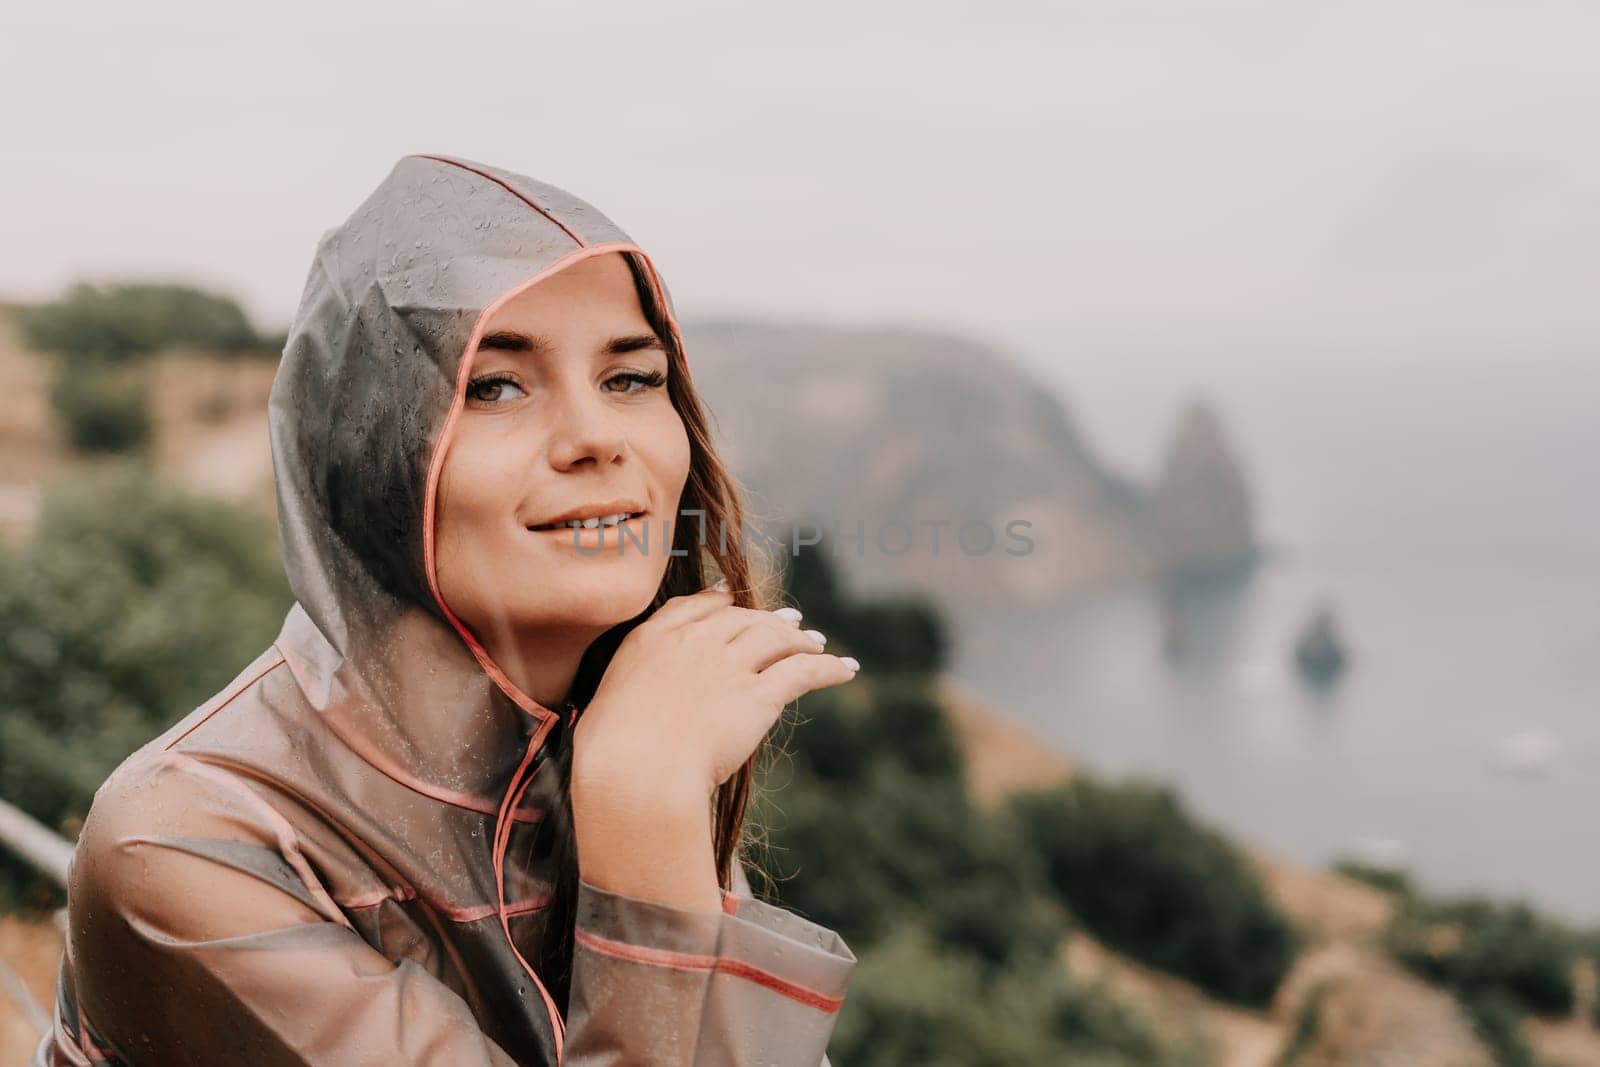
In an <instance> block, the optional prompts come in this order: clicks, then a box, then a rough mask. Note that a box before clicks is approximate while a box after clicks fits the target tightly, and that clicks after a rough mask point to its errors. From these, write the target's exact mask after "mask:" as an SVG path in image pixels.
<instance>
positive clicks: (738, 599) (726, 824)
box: [536, 252, 780, 1004]
mask: <svg viewBox="0 0 1600 1067" xmlns="http://www.w3.org/2000/svg"><path fill="white" fill-rule="evenodd" d="M622 255H623V258H624V259H625V260H626V261H627V263H628V268H629V270H630V271H631V272H632V274H633V280H634V286H635V288H636V289H637V291H638V294H639V304H640V307H641V309H642V310H643V311H644V315H645V318H646V320H647V321H648V322H649V323H650V327H651V329H652V330H654V331H655V333H656V336H658V337H659V338H661V342H662V344H663V346H664V347H665V348H666V351H667V361H668V374H667V394H668V396H669V397H670V398H671V401H672V405H673V407H674V408H675V409H676V410H677V412H678V415H679V417H680V418H682V420H683V425H684V429H685V430H686V431H687V432H688V437H689V452H690V460H689V477H688V480H687V481H686V483H685V485H684V489H683V495H682V498H681V500H680V501H679V505H678V511H679V515H678V520H677V521H676V522H675V523H674V525H673V537H672V547H673V549H674V551H673V552H672V553H671V554H670V555H669V558H668V562H667V569H666V572H665V574H664V575H663V576H662V579H661V586H660V588H659V589H658V590H657V591H656V595H655V597H654V598H653V599H652V601H651V603H650V606H649V607H648V608H647V609H645V611H643V612H641V613H640V614H639V615H638V616H637V617H636V618H633V619H629V620H628V621H626V622H624V623H620V624H618V625H617V626H614V627H612V628H611V629H610V630H608V631H607V632H606V633H605V634H603V635H601V636H600V637H599V638H597V639H596V640H595V641H594V643H593V644H591V645H590V647H589V649H588V650H587V651H586V652H585V654H584V657H583V661H582V662H581V663H580V664H579V667H578V675H577V678H576V679H575V680H574V682H573V688H572V693H571V701H572V703H573V704H575V705H576V706H577V707H578V708H579V709H581V708H582V707H583V706H584V705H586V704H587V703H588V701H589V699H590V698H591V697H593V695H594V692H595V690H596V689H597V688H598V687H599V685H600V681H601V678H602V677H603V675H604V674H605V671H606V668H607V667H609V666H610V664H611V658H612V655H613V654H614V653H615V652H616V650H617V647H618V646H619V645H620V644H621V643H622V641H623V639H624V638H625V637H627V635H628V634H629V633H630V632H631V631H632V630H633V628H634V627H635V626H638V625H639V624H640V623H642V622H644V620H646V619H648V618H649V617H650V616H651V615H652V614H654V612H655V611H656V609H657V608H659V607H661V605H662V604H664V603H666V602H667V601H668V600H670V599H671V598H673V597H676V596H682V595H685V594H689V593H696V592H699V591H700V590H702V589H704V588H706V587H707V586H709V585H711V584H712V583H713V582H715V581H716V580H717V578H718V577H721V578H724V579H726V580H727V582H728V585H729V588H730V589H731V590H732V592H733V599H734V603H735V604H737V605H739V606H740V607H746V608H767V607H771V606H775V605H776V604H777V601H778V600H779V599H780V578H779V575H778V574H777V573H776V572H775V571H774V570H773V568H772V567H771V566H770V560H769V559H768V558H767V557H766V556H765V555H764V554H760V553H759V552H758V553H752V551H751V546H750V545H749V544H747V542H746V539H745V534H746V532H747V531H746V528H745V527H746V522H747V518H746V514H745V502H744V498H743V492H742V490H741V489H740V487H739V485H738V483H737V482H736V481H735V480H734V478H733V477H732V475H731V474H730V473H729V472H728V469H727V467H726V466H725V465H724V464H723V462H722V458H721V457H720V456H719V455H718V454H717V450H716V447H715V445H714V444H713V442H712V437H711V431H710V427H709V425H708V423H707V419H706V413H705V410H704V408H703V407H702V406H701V403H700V396H699V393H698V392H697V391H696V389H695V387H694V383H693V381H692V380H691V378H690V375H689V370H688V364H687V360H686V357H685V353H684V350H683V343H682V338H681V336H680V335H679V333H678V331H677V329H676V328H675V327H674V324H673V322H672V320H671V319H670V317H669V316H668V315H667V312H666V303H665V296H664V294H661V293H658V292H657V290H656V287H655V285H654V283H653V281H652V274H651V271H650V270H649V268H648V267H647V266H646V265H645V264H644V263H643V262H642V261H641V260H640V259H639V257H638V255H637V254H636V253H632V252H625V253H622ZM686 516H688V517H689V518H686ZM758 563H760V564H761V566H759V567H758V566H757V564H758ZM580 714H581V711H580ZM774 751H775V749H774V748H773V747H772V745H771V742H770V741H763V742H762V744H761V745H759V746H758V747H757V748H756V750H755V751H754V752H753V753H751V756H750V758H749V759H748V760H746V761H745V763H744V765H743V766H742V767H740V768H739V770H738V771H736V772H735V773H734V774H733V775H732V776H731V777H729V779H728V780H727V781H726V782H723V783H722V784H721V785H720V786H718V787H717V789H716V791H715V793H714V794H713V795H712V798H711V803H710V810H709V812H708V816H709V817H710V818H711V820H712V847H713V854H714V857H715V862H716V871H717V881H718V883H719V884H720V885H721V886H722V888H724V889H732V888H733V884H734V883H733V871H734V864H735V863H736V862H739V860H738V857H739V856H740V854H741V851H742V846H745V845H748V844H749V843H750V841H749V840H747V839H746V838H747V827H746V823H745V817H746V814H747V812H748V810H749V808H750V804H751V802H752V800H753V799H754V796H753V792H754V781H755V774H756V771H757V769H758V768H759V767H762V766H764V765H765V764H766V763H768V762H770V760H771V759H772V758H773V754H774ZM571 758H572V751H571V731H570V730H561V731H560V734H559V737H558V738H557V740H556V749H555V751H554V752H553V754H552V759H553V761H554V765H555V767H556V768H557V769H558V773H559V775H560V781H561V783H562V790H563V792H565V791H566V789H567V788H568V784H569V783H570V781H571ZM551 815H552V816H553V817H551V818H547V819H546V820H545V821H544V824H543V828H542V829H541V837H545V836H546V835H545V831H546V830H547V831H548V838H547V839H546V840H545V841H544V842H543V845H544V847H549V848H555V849H559V850H561V852H562V856H561V858H560V861H559V862H558V863H557V865H556V885H555V887H554V895H553V897H552V900H551V903H550V906H549V909H548V911H547V913H546V914H547V926H546V943H545V945H544V947H543V952H542V956H543V964H544V968H545V969H547V971H548V977H546V983H547V985H549V986H550V988H551V990H552V994H553V995H554V996H556V997H557V998H558V1002H559V1003H562V1004H565V1002H566V998H567V992H568V989H569V988H570V982H571V965H572V954H573V951H574V946H573V927H574V924H575V920H576V904H577V893H578V865H577V853H576V841H575V837H574V834H573V828H572V824H571V809H570V807H565V806H564V807H563V808H562V809H561V810H560V811H558V812H553V813H551ZM538 847H539V846H536V849H537V848H538ZM542 977H543V976H542Z"/></svg>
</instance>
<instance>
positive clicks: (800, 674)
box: [756, 652, 859, 705]
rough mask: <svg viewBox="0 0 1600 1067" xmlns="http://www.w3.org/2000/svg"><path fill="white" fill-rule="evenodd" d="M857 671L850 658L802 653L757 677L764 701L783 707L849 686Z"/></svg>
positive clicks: (785, 659)
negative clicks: (819, 691)
mask: <svg viewBox="0 0 1600 1067" xmlns="http://www.w3.org/2000/svg"><path fill="white" fill-rule="evenodd" d="M858 669H859V664H856V661H855V660H853V659H850V658H849V657H840V656H833V655H829V654H828V653H826V652H801V653H796V654H795V655H792V656H787V657H785V658H783V659H780V660H779V661H778V662H776V663H774V664H773V665H772V666H770V667H768V668H767V669H766V670H764V671H762V672H761V673H760V674H759V675H757V676H756V677H757V679H758V683H759V685H760V687H761V689H762V691H763V693H764V694H765V695H766V697H767V698H768V699H769V700H771V701H773V702H774V703H776V704H780V705H783V704H791V703H793V702H794V701H796V700H799V699H800V698H801V697H802V696H804V695H805V694H807V693H809V692H811V691H812V690H814V689H826V688H827V687H828V686H830V685H841V684H843V683H845V682H848V681H849V680H850V679H852V678H854V677H855V676H856V671H857V670H858Z"/></svg>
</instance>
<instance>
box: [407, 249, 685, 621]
mask: <svg viewBox="0 0 1600 1067" xmlns="http://www.w3.org/2000/svg"><path fill="white" fill-rule="evenodd" d="M669 372H670V371H669V367H668V361H667V353H666V350H665V348H663V347H662V345H661V342H660V340H659V339H658V338H657V337H656V335H655V333H654V332H653V331H652V330H651V328H650V325H649V322H648V321H647V320H646V319H645V317H644V313H643V311H642V309H641V308H640V306H639V298H638V294H637V292H636V291H635V289H634V282H633V275H632V273H631V272H630V271H629V269H628V265H627V263H626V262H625V261H624V260H623V258H622V255H621V253H608V254H604V255H599V256H594V257H592V258H590V259H586V260H582V261H580V262H578V263H576V264H574V265H573V266H571V267H567V268H566V269H564V270H562V271H561V272H559V273H558V274H556V275H554V276H553V277H550V278H547V279H545V280H544V281H542V282H540V283H539V284H538V285H535V286H534V287H533V288H531V289H528V290H526V291H524V292H522V293H520V294H519V295H517V296H516V297H514V298H513V299H512V300H510V301H508V302H507V303H506V304H505V305H504V306H502V307H501V308H500V309H499V311H497V312H496V313H495V314H494V316H493V317H492V318H491V319H490V320H489V322H488V323H487V324H486V326H485V329H484V337H483V341H482V342H481V343H480V344H479V346H478V350H477V356H476V358H475V359H474V360H473V363H472V370H471V377H470V379H469V384H468V386H467V394H466V402H465V406H464V407H463V409H462V411H461V415H460V417H459V418H458V419H457V421H456V427H455V432H454V435H453V437H452V439H451V441H450V443H449V451H448V452H447V453H446V454H445V462H444V469H443V471H442V472H441V474H440V484H439V498H438V512H437V514H438V517H437V524H436V526H435V538H436V541H437V552H436V562H437V568H438V581H439V588H440V592H441V593H442V595H443V597H444V601H445V603H446V604H448V605H449V607H450V610H452V611H453V612H455V614H456V615H457V617H459V618H460V619H461V620H462V621H463V622H464V623H466V624H467V626H468V627H470V628H471V629H472V631H473V632H474V633H475V634H476V635H478V637H479V639H480V640H483V641H485V642H486V643H487V642H490V641H495V640H515V639H516V638H517V637H518V636H525V635H526V634H527V632H528V631H530V630H536V629H540V628H566V629H571V628H581V629H586V630H592V631H593V636H597V635H598V634H599V633H601V632H604V631H605V630H606V629H609V628H610V627H612V626H614V625H616V624H617V623H619V622H622V621H625V620H627V619H630V618H632V617H633V616H635V615H637V614H638V613H639V612H641V611H643V610H644V609H645V608H646V607H648V606H649V604H650V601H651V599H652V598H653V597H654V595H655V593H656V590H657V589H658V588H659V586H660V584H661V580H662V577H663V575H664V574H665V572H666V567H667V563H668V561H669V556H668V551H667V550H668V549H669V547H670V535H669V534H667V532H666V531H667V529H668V524H670V525H671V527H672V528H675V527H676V516H677V510H678V501H679V497H680V496H681V494H682V492H683V487H684V483H685V481H686V480H687V479H688V475H689V436H688V433H687V432H686V430H685V429H684V425H683V420H682V419H681V418H680V417H679V415H678V412H677V409H676V408H674V407H673V405H672V401H671V400H670V399H669V397H668V395H667V387H666V378H667V375H668V373H669ZM618 512H627V513H642V514H639V515H638V517H636V518H631V519H629V520H628V521H627V522H626V523H625V527H626V529H627V530H628V531H631V533H632V536H631V537H629V536H627V535H625V534H624V533H623V532H622V531H623V529H624V527H622V526H610V525H605V524H602V525H600V526H598V527H596V528H592V529H591V528H583V529H578V530H574V529H571V528H569V527H567V526H561V527H558V528H555V529H537V528H536V527H538V526H540V525H542V524H547V523H550V522H551V521H552V520H555V519H558V518H561V517H563V516H566V515H569V514H576V515H578V516H580V517H584V518H602V517H603V516H611V515H614V514H616V513H618ZM619 546H620V548H619Z"/></svg>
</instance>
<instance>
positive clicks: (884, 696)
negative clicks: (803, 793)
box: [788, 673, 963, 782]
mask: <svg viewBox="0 0 1600 1067" xmlns="http://www.w3.org/2000/svg"><path fill="white" fill-rule="evenodd" d="M801 712H802V716H803V720H804V728H803V729H797V730H796V731H795V733H794V736H793V738H792V739H791V743H790V744H789V746H788V747H789V750H790V752H791V753H792V754H793V755H794V756H795V758H796V759H798V760H799V761H801V762H802V763H804V764H805V766H806V768H807V769H808V770H809V771H810V772H811V773H812V774H814V775H815V776H816V777H818V778H820V779H822V780H824V781H829V782H858V781H860V780H861V779H862V778H863V776H864V775H865V774H866V772H867V771H868V770H869V769H870V768H871V767H874V766H878V765H880V764H882V763H885V762H890V763H895V764H898V765H899V766H901V767H903V768H904V769H905V770H907V771H908V772H910V773H911V774H913V775H916V776H919V777H924V778H960V777H961V775H962V772H963V760H962V755H961V746H960V743H959V742H958V741H957V739H956V734H955V730H954V728H953V727H952V726H951V725H950V719H949V717H948V716H947V715H946V714H945V711H944V708H943V706H942V705H941V704H940V703H939V700H938V696H937V695H936V694H935V693H934V691H933V689H932V688H931V686H930V684H929V681H928V679H926V678H922V677H917V676H912V675H889V676H879V675H877V674H876V673H867V674H863V675H862V677H861V678H860V679H859V680H858V681H857V682H855V683H854V685H853V686H851V687H846V688H843V689H841V688H832V689H824V690H822V691H820V692H818V693H814V694H811V695H809V696H807V697H806V698H805V700H804V701H803V702H802V704H801Z"/></svg>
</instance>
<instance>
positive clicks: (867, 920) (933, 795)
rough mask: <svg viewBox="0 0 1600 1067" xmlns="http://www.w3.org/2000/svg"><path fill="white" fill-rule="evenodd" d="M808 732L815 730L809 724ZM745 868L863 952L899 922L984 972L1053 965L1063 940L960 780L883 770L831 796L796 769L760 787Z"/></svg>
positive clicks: (1020, 856) (1012, 848) (1024, 870)
mask: <svg viewBox="0 0 1600 1067" xmlns="http://www.w3.org/2000/svg"><path fill="white" fill-rule="evenodd" d="M813 725H814V724H813ZM762 785H763V788H762V790H761V793H760V799H759V801H758V807H757V809H756V812H755V818H754V821H755V822H756V824H757V825H760V826H763V827H765V829H766V839H765V841H764V842H761V843H759V844H758V845H757V846H756V848H755V849H754V850H753V851H754V855H753V857H752V858H753V859H755V860H756V861H757V863H758V864H759V866H760V867H761V868H762V869H764V870H765V872H767V873H768V874H770V876H771V878H772V880H773V881H775V882H776V883H777V888H778V889H779V890H780V892H781V896H782V898H783V902H784V904H785V906H788V907H792V908H794V909H796V910H797V911H799V912H800V913H801V914H804V915H808V916H810V917H812V918H814V919H815V920H817V921H818V922H821V923H823V924H824V925H826V926H829V927H831V928H833V929H835V930H837V931H838V932H839V933H840V935H841V936H842V937H844V939H845V940H846V941H847V942H849V943H850V945H851V946H852V947H856V948H861V947H865V946H869V945H871V944H873V943H874V942H876V941H877V940H879V939H880V938H882V937H884V936H886V935H887V934H888V931H889V930H890V929H891V928H893V927H894V926H896V925H897V924H899V923H901V922H903V921H915V922H919V923H921V924H923V925H924V926H926V927H927V928H928V929H929V931H930V936H932V937H933V938H934V939H935V940H936V941H937V942H938V943H939V944H940V945H942V946H945V947H949V948H957V949H960V950H962V951H963V952H966V953H968V954H969V955H971V956H972V957H973V958H975V959H978V960H981V961H983V962H985V963H986V964H988V965H990V966H991V967H993V968H995V969H1003V968H1005V967H1008V966H1012V965H1019V966H1020V965H1022V964H1023V963H1025V962H1028V961H1032V960H1036V959H1039V958H1042V957H1047V956H1050V955H1052V954H1053V953H1054V952H1055V951H1056V950H1057V948H1058V947H1059V946H1060V944H1061V941H1062V938H1063V937H1064V936H1065V934H1066V931H1067V929H1068V927H1067V922H1066V916H1065V915H1064V914H1063V913H1062V911H1061V909H1060V908H1059V907H1058V906H1056V905H1055V904H1054V903H1053V902H1052V901H1051V900H1050V899H1049V894H1048V889H1047V887H1046V886H1045V884H1044V882H1043V880H1042V873H1041V871H1040V870H1039V868H1038V865H1037V864H1036V863H1035V862H1034V860H1033V858H1032V857H1031V856H1030V855H1029V854H1028V851H1027V849H1026V848H1025V847H1024V844H1023V842H1022V841H1020V840H1019V839H1018V838H1017V837H1016V836H1015V835H1014V833H1011V832H1010V829H1009V827H1008V826H1006V825H1005V824H1003V823H1000V822H998V821H997V820H995V819H994V818H993V817H992V816H989V815H986V814H985V813H983V812H981V811H978V810H975V809H974V808H972V807H971V806H970V804H969V803H968V801H967V797H966V794H965V791H964V790H963V788H962V786H961V783H960V781H959V780H948V779H947V780H938V779H927V778H920V777H917V776H915V775H912V774H909V773H907V772H906V770H905V769H904V768H903V767H899V766H896V765H894V764H892V763H886V764H883V765H879V766H875V767H873V769H872V770H871V771H870V772H868V773H867V774H866V775H865V776H864V777H863V778H862V779H861V780H860V781H859V782H857V783H855V784H854V785H851V786H841V785H840V784H838V783H830V782H826V781H823V780H821V779H818V778H816V777H814V776H813V775H811V774H810V773H809V772H807V771H806V770H805V769H804V768H803V767H797V768H796V770H795V774H794V776H793V778H792V779H790V780H789V781H788V782H787V783H785V784H783V786H782V788H781V789H778V790H777V791H776V792H769V791H768V789H767V783H765V782H763V784H762Z"/></svg>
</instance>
